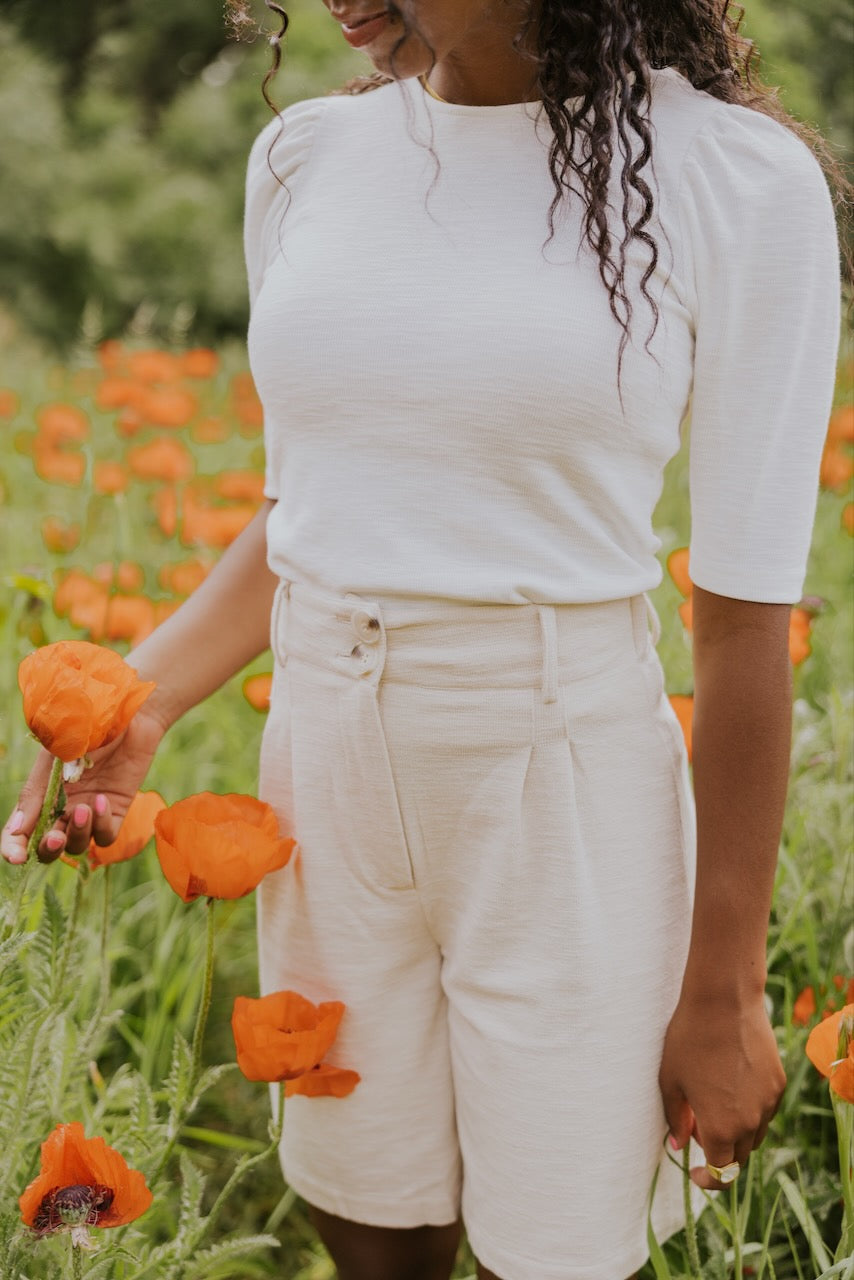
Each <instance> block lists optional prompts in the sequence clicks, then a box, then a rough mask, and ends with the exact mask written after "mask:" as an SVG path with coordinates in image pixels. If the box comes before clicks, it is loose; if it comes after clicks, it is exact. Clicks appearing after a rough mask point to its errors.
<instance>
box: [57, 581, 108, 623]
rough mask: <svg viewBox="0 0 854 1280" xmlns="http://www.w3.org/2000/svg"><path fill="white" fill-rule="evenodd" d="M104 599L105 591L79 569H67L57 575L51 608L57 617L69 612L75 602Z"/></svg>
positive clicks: (62, 616)
mask: <svg viewBox="0 0 854 1280" xmlns="http://www.w3.org/2000/svg"><path fill="white" fill-rule="evenodd" d="M94 599H106V591H105V590H104V588H103V586H102V585H101V584H100V583H99V582H95V581H94V580H93V579H92V578H90V577H89V576H88V574H85V573H83V572H82V571H81V570H80V569H69V570H68V572H67V573H63V574H61V575H58V585H57V588H56V591H55V592H54V593H53V610H54V613H55V614H56V616H57V617H58V618H64V617H65V615H66V614H70V612H71V610H72V608H73V607H74V604H75V602H76V603H80V602H81V601H85V602H87V603H88V602H89V601H91V600H94Z"/></svg>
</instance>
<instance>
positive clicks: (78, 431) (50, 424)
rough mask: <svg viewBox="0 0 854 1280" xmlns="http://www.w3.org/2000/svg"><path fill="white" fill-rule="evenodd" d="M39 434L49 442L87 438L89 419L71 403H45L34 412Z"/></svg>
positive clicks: (57, 442) (58, 442)
mask: <svg viewBox="0 0 854 1280" xmlns="http://www.w3.org/2000/svg"><path fill="white" fill-rule="evenodd" d="M36 422H37V423H38V428H39V434H40V435H41V437H42V439H43V440H45V441H49V442H50V443H51V444H63V443H65V442H66V441H71V440H73V441H78V442H79V441H81V440H87V439H88V438H89V419H88V418H87V417H86V414H85V413H84V412H83V410H82V409H78V408H77V406H76V405H73V404H47V405H45V406H44V407H43V408H41V409H39V411H38V413H37V414H36Z"/></svg>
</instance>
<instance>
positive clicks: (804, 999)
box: [792, 987, 816, 1027]
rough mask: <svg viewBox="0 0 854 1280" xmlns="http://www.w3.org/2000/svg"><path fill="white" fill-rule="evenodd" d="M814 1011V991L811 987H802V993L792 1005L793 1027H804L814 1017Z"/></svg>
mask: <svg viewBox="0 0 854 1280" xmlns="http://www.w3.org/2000/svg"><path fill="white" fill-rule="evenodd" d="M815 1010H816V1003H815V990H814V988H813V987H804V989H803V991H802V992H801V993H800V995H799V996H798V998H797V999H796V1000H795V1003H794V1004H793V1005H792V1023H793V1025H794V1026H796V1027H805V1026H806V1025H807V1024H808V1023H809V1022H811V1021H812V1019H813V1017H814V1016H815Z"/></svg>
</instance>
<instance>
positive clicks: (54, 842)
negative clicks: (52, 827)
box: [45, 831, 65, 853]
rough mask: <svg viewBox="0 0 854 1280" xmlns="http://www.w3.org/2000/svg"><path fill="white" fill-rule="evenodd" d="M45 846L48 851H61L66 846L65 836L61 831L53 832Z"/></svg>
mask: <svg viewBox="0 0 854 1280" xmlns="http://www.w3.org/2000/svg"><path fill="white" fill-rule="evenodd" d="M45 844H46V845H47V847H48V849H51V850H52V851H53V852H54V853H55V852H56V850H57V849H61V848H62V846H63V845H64V844H65V836H64V835H63V834H62V832H61V831H51V833H50V835H49V836H48V837H47V839H46V840H45Z"/></svg>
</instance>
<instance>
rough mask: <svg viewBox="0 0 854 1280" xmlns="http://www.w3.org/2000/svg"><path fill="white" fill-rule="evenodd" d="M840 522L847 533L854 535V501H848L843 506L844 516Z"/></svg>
mask: <svg viewBox="0 0 854 1280" xmlns="http://www.w3.org/2000/svg"><path fill="white" fill-rule="evenodd" d="M839 523H840V524H841V525H842V528H843V529H844V530H845V532H846V533H850V534H851V536H852V537H854V502H846V504H845V506H844V507H843V508H842V516H841V517H840V520H839Z"/></svg>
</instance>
